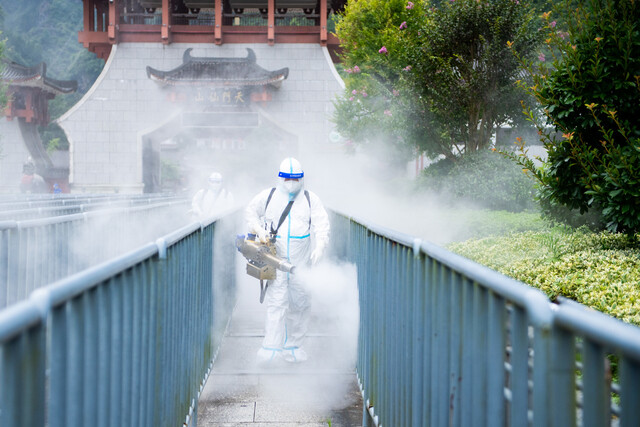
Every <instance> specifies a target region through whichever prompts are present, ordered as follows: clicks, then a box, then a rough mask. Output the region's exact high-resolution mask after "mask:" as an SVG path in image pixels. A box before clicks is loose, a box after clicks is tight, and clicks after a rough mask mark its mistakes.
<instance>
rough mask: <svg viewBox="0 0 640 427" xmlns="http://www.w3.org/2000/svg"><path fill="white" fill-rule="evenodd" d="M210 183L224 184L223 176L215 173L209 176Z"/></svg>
mask: <svg viewBox="0 0 640 427" xmlns="http://www.w3.org/2000/svg"><path fill="white" fill-rule="evenodd" d="M209 182H210V183H213V184H218V183H221V182H222V175H221V174H220V173H219V172H213V173H212V174H211V175H209Z"/></svg>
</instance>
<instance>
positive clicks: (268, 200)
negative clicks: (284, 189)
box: [264, 187, 311, 212]
mask: <svg viewBox="0 0 640 427" xmlns="http://www.w3.org/2000/svg"><path fill="white" fill-rule="evenodd" d="M274 191H276V187H273V188H272V189H271V192H270V193H269V197H267V203H265V204H264V210H265V212H266V211H267V206H269V202H270V201H271V196H273V192H274ZM309 206H311V205H309Z"/></svg>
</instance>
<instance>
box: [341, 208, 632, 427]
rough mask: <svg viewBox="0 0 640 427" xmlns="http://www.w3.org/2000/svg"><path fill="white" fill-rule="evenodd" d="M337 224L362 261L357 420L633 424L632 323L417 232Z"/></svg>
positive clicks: (346, 247)
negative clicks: (361, 404)
mask: <svg viewBox="0 0 640 427" xmlns="http://www.w3.org/2000/svg"><path fill="white" fill-rule="evenodd" d="M333 222H334V225H333V228H334V230H335V231H334V232H332V234H333V235H334V236H335V235H339V236H342V237H343V239H344V242H342V246H340V247H339V248H337V249H338V251H339V252H340V253H342V254H348V258H349V259H350V260H351V261H352V262H354V263H355V264H356V265H357V269H358V287H359V303H360V333H359V342H358V361H357V373H358V377H359V381H360V384H361V387H362V394H363V398H364V400H365V413H364V415H363V423H364V424H365V425H367V426H370V425H376V426H390V427H391V426H412V427H417V426H470V425H473V426H504V425H508V426H529V425H532V426H559V427H560V426H561V427H564V426H574V425H581V426H603V425H620V426H623V427H624V426H637V425H638V422H639V420H640V329H639V328H637V327H635V326H632V325H629V324H625V323H623V322H621V321H618V320H616V319H613V318H611V317H609V316H606V315H604V314H602V313H599V312H596V311H594V310H590V309H587V308H585V307H584V306H581V305H579V304H577V303H573V302H570V301H567V300H560V301H559V304H551V303H550V302H549V301H548V299H547V298H546V297H545V295H544V294H543V293H541V292H540V291H538V290H536V289H534V288H531V287H528V286H526V285H525V284H523V283H521V282H518V281H515V280H512V279H510V278H508V277H505V276H503V275H501V274H499V273H497V272H495V271H493V270H490V269H488V268H485V267H483V266H480V265H478V264H476V263H474V262H472V261H470V260H467V259H465V258H462V257H460V256H458V255H455V254H453V253H450V252H448V251H446V250H444V249H442V248H439V247H437V246H435V245H433V244H430V243H427V242H423V241H421V240H420V239H417V238H413V237H411V236H408V235H404V234H401V233H396V232H394V231H392V230H388V229H385V228H382V227H378V226H375V225H373V224H367V223H366V222H363V221H357V220H355V219H353V218H349V217H347V216H344V215H340V214H337V215H335V216H334V219H333ZM610 359H612V360H613V361H614V362H615V364H617V366H618V367H619V369H618V371H617V372H616V370H615V369H608V368H607V366H610V365H609V364H608V361H609V360H610ZM615 364H612V365H615ZM611 377H613V380H612V378H611ZM616 378H620V380H619V384H618V383H617V381H616Z"/></svg>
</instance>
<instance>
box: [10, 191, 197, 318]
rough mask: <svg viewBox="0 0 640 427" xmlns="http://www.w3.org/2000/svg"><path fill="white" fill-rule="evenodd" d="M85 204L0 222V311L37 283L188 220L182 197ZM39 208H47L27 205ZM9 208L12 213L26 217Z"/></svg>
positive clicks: (119, 252) (80, 268) (66, 273)
mask: <svg viewBox="0 0 640 427" xmlns="http://www.w3.org/2000/svg"><path fill="white" fill-rule="evenodd" d="M154 200H155V199H154ZM103 203H104V202H103ZM118 203H124V204H126V205H128V204H130V203H132V202H131V201H127V200H121V201H118ZM83 206H87V205H83ZM91 206H92V208H91V209H92V210H91V211H89V212H85V213H79V214H71V215H62V216H54V217H48V218H40V219H31V220H29V219H25V220H10V221H0V310H1V309H2V308H4V307H6V306H8V305H10V304H13V303H15V302H17V301H20V300H22V299H24V298H26V297H27V296H28V295H29V294H30V293H31V292H32V291H34V290H35V289H37V288H39V287H41V286H44V285H47V284H49V283H52V282H53V281H55V280H59V279H61V278H63V277H66V276H68V275H70V274H73V273H76V272H79V271H81V270H83V269H86V268H88V267H90V266H93V265H96V264H98V263H100V262H103V261H106V260H107V259H109V258H111V257H114V256H116V255H119V254H122V253H123V252H125V251H128V250H131V249H133V248H135V247H138V246H140V245H142V244H144V243H145V242H148V241H152V240H154V239H155V238H156V237H157V236H159V235H161V234H164V233H168V232H169V231H170V230H173V229H176V228H177V227H178V226H181V225H184V224H186V223H188V222H190V220H189V218H188V216H187V210H188V206H189V202H188V201H187V200H186V199H182V200H174V201H171V200H168V201H163V199H158V201H157V202H156V203H153V202H152V203H149V204H145V205H141V206H134V207H121V208H117V207H112V205H109V204H100V202H98V203H93V204H91ZM42 209H44V210H45V211H47V210H48V208H34V209H33V210H35V211H40V212H41V210H42ZM51 209H54V210H55V209H57V208H51ZM63 209H66V208H63ZM12 212H13V216H11V217H12V218H24V217H26V218H28V217H29V215H26V214H24V213H21V212H22V211H12Z"/></svg>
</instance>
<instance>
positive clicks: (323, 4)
mask: <svg viewBox="0 0 640 427" xmlns="http://www.w3.org/2000/svg"><path fill="white" fill-rule="evenodd" d="M320 44H321V45H322V46H326V45H327V0H320Z"/></svg>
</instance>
